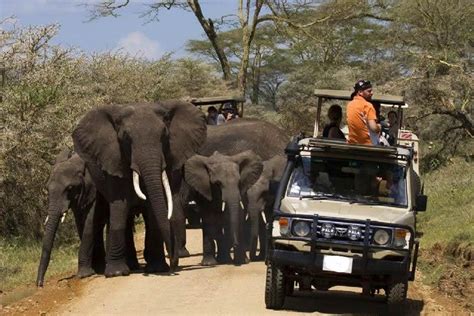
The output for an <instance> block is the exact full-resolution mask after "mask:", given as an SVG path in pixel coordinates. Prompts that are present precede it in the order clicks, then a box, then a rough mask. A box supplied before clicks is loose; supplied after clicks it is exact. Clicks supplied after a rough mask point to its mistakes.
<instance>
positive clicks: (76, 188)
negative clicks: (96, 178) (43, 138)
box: [36, 150, 105, 287]
mask: <svg viewBox="0 0 474 316" xmlns="http://www.w3.org/2000/svg"><path fill="white" fill-rule="evenodd" d="M47 187H48V216H47V217H46V221H45V234H44V238H43V247H42V252H41V259H40V264H39V267H38V276H37V280H36V284H37V286H39V287H42V286H43V283H44V275H45V273H46V270H47V268H48V265H49V261H50V257H51V251H52V248H53V243H54V238H55V236H56V231H57V229H58V226H59V222H60V220H61V218H62V217H63V216H64V215H65V214H66V211H67V210H68V209H69V208H70V209H71V210H72V212H73V214H74V219H75V223H76V228H77V232H78V235H79V238H80V239H81V244H80V247H79V255H78V275H79V276H82V275H90V274H92V273H94V272H96V273H101V272H103V270H104V268H105V250H104V242H103V237H102V236H103V227H104V225H105V216H104V215H105V211H103V212H97V210H96V206H98V205H97V204H96V188H95V185H94V182H93V181H92V178H91V176H90V174H89V172H88V171H87V169H86V165H85V162H84V161H83V160H82V159H81V158H80V157H79V156H78V155H77V154H76V153H73V152H72V151H69V150H66V151H63V152H61V153H60V154H59V155H58V157H57V158H56V162H55V163H54V165H53V168H52V171H51V174H50V177H49V180H48V184H47Z"/></svg>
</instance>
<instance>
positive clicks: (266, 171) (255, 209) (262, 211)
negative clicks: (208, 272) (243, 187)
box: [244, 155, 286, 261]
mask: <svg viewBox="0 0 474 316" xmlns="http://www.w3.org/2000/svg"><path fill="white" fill-rule="evenodd" d="M285 165H286V157H285V156H283V155H276V156H273V157H272V158H271V159H269V160H266V161H264V162H263V171H262V174H261V175H260V178H258V180H257V182H255V184H254V185H252V186H251V187H250V188H249V189H248V190H247V195H246V198H245V203H244V204H245V208H246V210H247V212H248V215H249V226H250V232H249V256H250V260H252V261H257V260H262V259H264V258H265V254H266V252H265V244H266V242H265V235H266V229H265V225H266V219H267V218H270V217H271V214H272V210H273V203H274V201H275V192H272V190H271V186H272V182H274V183H273V185H274V184H275V183H277V182H278V181H280V179H281V177H282V175H283V170H284V168H285ZM257 240H258V241H259V242H260V253H259V255H257Z"/></svg>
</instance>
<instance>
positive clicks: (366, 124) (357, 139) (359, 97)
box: [347, 80, 380, 145]
mask: <svg viewBox="0 0 474 316" xmlns="http://www.w3.org/2000/svg"><path fill="white" fill-rule="evenodd" d="M372 95H373V92H372V84H371V83H370V81H367V80H359V81H357V82H356V84H355V86H354V92H353V93H352V96H353V98H352V101H350V102H349V103H348V104H347V126H348V127H349V139H348V141H347V142H348V143H349V144H362V145H372V142H371V140H370V135H369V128H370V130H371V131H373V132H374V133H379V132H380V124H377V121H376V120H377V116H376V114H375V109H374V107H373V106H372V104H371V103H370V101H371V100H372Z"/></svg>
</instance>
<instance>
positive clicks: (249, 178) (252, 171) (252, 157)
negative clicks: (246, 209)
mask: <svg viewBox="0 0 474 316" xmlns="http://www.w3.org/2000/svg"><path fill="white" fill-rule="evenodd" d="M231 159H232V160H233V161H234V162H235V163H237V164H238V165H239V168H240V191H241V192H247V190H248V189H249V188H250V187H251V186H252V185H254V184H255V182H257V180H258V178H260V175H261V174H262V171H263V163H262V159H261V158H260V156H258V155H257V154H256V153H254V152H253V151H251V150H247V151H244V152H242V153H240V154H237V155H234V156H232V157H231Z"/></svg>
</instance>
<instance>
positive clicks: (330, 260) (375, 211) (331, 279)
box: [265, 90, 427, 309]
mask: <svg viewBox="0 0 474 316" xmlns="http://www.w3.org/2000/svg"><path fill="white" fill-rule="evenodd" d="M350 93H351V92H350V91H335V90H316V96H317V97H318V109H317V118H316V123H315V131H314V135H313V137H304V136H299V137H296V138H295V139H294V140H293V141H292V142H290V143H289V144H288V146H287V148H286V150H285V151H286V155H287V157H288V162H287V165H286V168H285V171H284V174H283V177H282V179H281V182H280V185H279V187H278V191H277V194H276V196H277V198H276V201H275V205H274V210H273V218H272V220H271V221H269V224H268V233H267V248H268V252H267V258H266V264H267V277H266V288H265V304H266V307H267V308H271V309H279V308H281V307H282V306H283V304H284V301H285V296H287V295H291V294H292V293H293V291H294V290H295V285H298V290H300V291H305V290H309V291H311V290H313V289H316V290H321V291H327V290H329V289H330V288H331V287H333V286H338V285H341V286H350V287H360V288H362V293H363V294H366V295H374V294H375V293H376V292H378V291H379V290H380V289H383V290H384V292H385V295H386V298H387V302H388V303H389V304H397V303H401V302H403V301H404V300H405V299H406V295H407V287H408V281H412V280H414V277H415V268H416V261H417V254H418V246H419V243H418V240H417V239H416V238H415V237H416V212H419V211H425V210H426V203H427V197H426V196H425V195H423V193H422V188H421V185H420V178H419V174H418V172H419V171H418V170H419V169H418V152H417V150H418V141H417V139H418V138H417V137H416V136H415V135H414V134H413V133H411V132H409V131H406V130H402V129H400V128H398V130H399V131H398V139H397V140H396V145H395V146H386V147H384V146H367V145H350V144H347V143H346V142H344V141H337V140H330V139H325V138H322V137H319V136H318V134H319V119H320V114H321V106H322V103H323V99H338V100H350ZM373 101H378V102H381V103H382V105H383V106H389V107H394V108H395V109H396V110H397V111H398V118H399V120H398V122H399V124H400V123H401V122H402V118H403V117H402V114H403V113H402V109H403V108H405V107H406V104H405V102H404V101H403V99H402V98H401V97H396V96H386V95H385V96H384V95H378V96H377V95H374V96H373ZM402 137H403V138H402Z"/></svg>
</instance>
